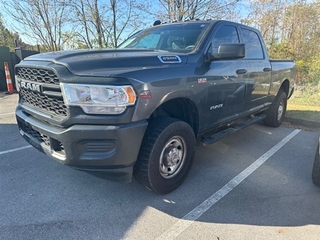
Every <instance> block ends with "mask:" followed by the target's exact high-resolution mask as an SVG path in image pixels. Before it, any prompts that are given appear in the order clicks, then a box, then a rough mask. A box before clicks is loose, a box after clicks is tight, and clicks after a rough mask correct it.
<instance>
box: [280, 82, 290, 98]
mask: <svg viewBox="0 0 320 240" xmlns="http://www.w3.org/2000/svg"><path fill="white" fill-rule="evenodd" d="M289 84H290V83H289V80H288V79H286V80H284V81H283V83H282V85H281V88H280V89H281V90H282V91H284V92H285V93H286V94H287V96H288V95H289Z"/></svg>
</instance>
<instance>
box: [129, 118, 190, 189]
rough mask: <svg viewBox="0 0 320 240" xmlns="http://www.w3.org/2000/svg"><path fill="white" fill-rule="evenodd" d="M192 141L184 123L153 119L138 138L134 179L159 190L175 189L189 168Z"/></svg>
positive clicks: (175, 120) (176, 120)
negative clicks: (138, 144) (139, 139)
mask: <svg viewBox="0 0 320 240" xmlns="http://www.w3.org/2000/svg"><path fill="white" fill-rule="evenodd" d="M195 145H196V142H195V135H194V132H193V129H192V128H191V126H190V125H189V124H188V123H186V122H183V121H180V120H178V119H174V118H164V117H162V118H158V119H155V120H154V121H152V122H151V123H150V125H149V126H148V128H147V131H146V133H145V136H144V138H143V141H142V145H141V149H140V153H139V157H138V161H137V164H136V165H135V167H134V175H135V177H136V179H137V180H138V181H139V182H140V183H142V184H143V185H144V186H146V187H147V188H148V189H149V190H151V191H154V192H156V193H159V194H166V193H169V192H171V191H173V190H175V189H176V188H178V187H179V186H180V185H181V184H182V182H183V181H184V180H185V178H186V177H187V175H188V173H189V171H190V169H191V166H192V163H193V159H194V155H195Z"/></svg>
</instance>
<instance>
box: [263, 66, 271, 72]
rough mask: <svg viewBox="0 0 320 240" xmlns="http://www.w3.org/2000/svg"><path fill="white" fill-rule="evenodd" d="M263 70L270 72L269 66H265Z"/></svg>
mask: <svg viewBox="0 0 320 240" xmlns="http://www.w3.org/2000/svg"><path fill="white" fill-rule="evenodd" d="M263 71H264V72H270V71H271V68H269V67H266V68H264V69H263Z"/></svg>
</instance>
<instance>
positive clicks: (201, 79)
mask: <svg viewBox="0 0 320 240" xmlns="http://www.w3.org/2000/svg"><path fill="white" fill-rule="evenodd" d="M206 82H207V79H206V78H198V83H206Z"/></svg>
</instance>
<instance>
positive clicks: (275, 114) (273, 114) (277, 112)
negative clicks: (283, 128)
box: [264, 90, 287, 127]
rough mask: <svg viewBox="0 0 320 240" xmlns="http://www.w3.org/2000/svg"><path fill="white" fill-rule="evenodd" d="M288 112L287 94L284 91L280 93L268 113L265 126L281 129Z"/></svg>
mask: <svg viewBox="0 0 320 240" xmlns="http://www.w3.org/2000/svg"><path fill="white" fill-rule="evenodd" d="M286 110H287V94H286V93H285V92H283V91H281V90H280V91H279V93H278V94H277V96H276V98H275V99H274V101H273V103H272V104H271V106H270V107H269V109H268V110H267V111H266V114H267V116H266V118H265V120H264V124H265V125H267V126H270V127H279V126H280V125H281V124H282V122H283V120H284V117H285V114H286Z"/></svg>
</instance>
